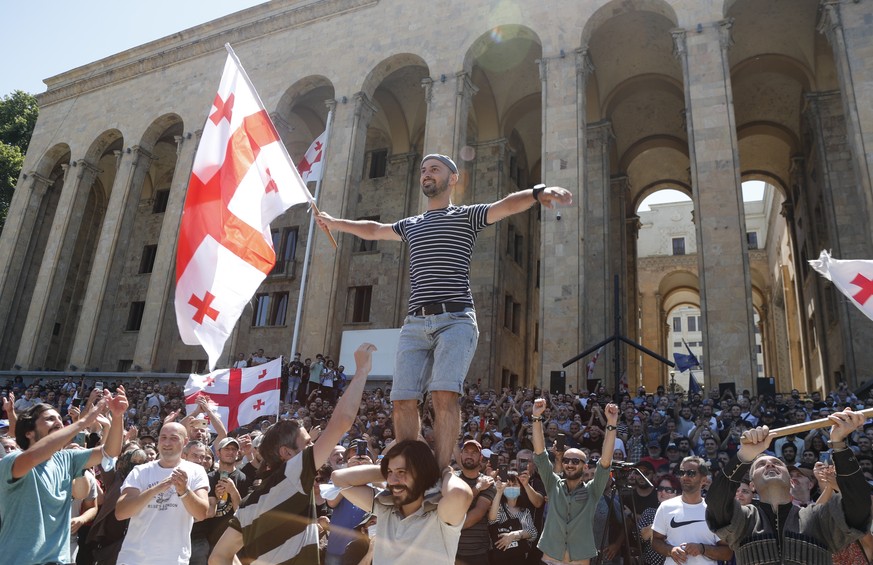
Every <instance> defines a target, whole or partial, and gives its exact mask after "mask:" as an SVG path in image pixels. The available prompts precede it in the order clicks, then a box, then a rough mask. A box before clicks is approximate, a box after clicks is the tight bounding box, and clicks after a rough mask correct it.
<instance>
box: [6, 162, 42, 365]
mask: <svg viewBox="0 0 873 565" xmlns="http://www.w3.org/2000/svg"><path fill="white" fill-rule="evenodd" d="M51 185H52V181H51V179H48V178H46V177H44V176H42V175H40V174H38V173H35V172H31V173H30V174H29V175H23V176H22V179H21V182H20V183H19V188H17V189H16V190H15V193H14V194H13V196H12V204H11V206H10V207H9V213H8V214H7V215H6V225H5V226H4V227H3V238H2V239H0V320H7V322H6V323H4V324H3V328H2V329H0V359H3V358H5V357H6V355H7V354H8V355H9V356H10V357H11V356H12V355H14V351H13V352H10V351H7V350H6V348H7V347H8V346H9V345H10V341H11V338H12V335H11V334H10V332H13V331H15V330H14V328H15V326H16V324H15V323H13V321H12V320H11V318H10V316H11V314H12V312H13V307H14V306H15V302H16V300H17V297H18V296H20V293H21V290H22V289H21V288H20V285H21V284H24V283H25V281H23V280H22V279H21V275H22V270H23V268H24V266H25V265H27V263H28V255H29V254H30V253H33V249H31V248H30V245H29V244H28V243H27V242H28V241H30V240H31V239H32V238H34V237H36V232H37V230H36V226H37V222H38V221H39V220H41V219H42V218H41V217H40V216H41V213H43V211H42V206H43V198H44V197H45V194H46V192H47V191H48V188H49V187H50V186H51ZM15 341H16V342H17V339H16V340H15ZM10 360H11V359H10ZM4 365H5V363H4ZM3 368H4V369H5V368H8V367H6V366H3Z"/></svg>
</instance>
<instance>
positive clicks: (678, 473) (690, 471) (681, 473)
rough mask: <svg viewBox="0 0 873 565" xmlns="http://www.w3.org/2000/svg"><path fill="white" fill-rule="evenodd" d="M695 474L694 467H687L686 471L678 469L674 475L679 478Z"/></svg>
mask: <svg viewBox="0 0 873 565" xmlns="http://www.w3.org/2000/svg"><path fill="white" fill-rule="evenodd" d="M696 475H697V471H695V470H694V469H688V470H687V471H683V470H682V469H679V470H678V471H676V476H677V477H680V478H681V477H694V476H696Z"/></svg>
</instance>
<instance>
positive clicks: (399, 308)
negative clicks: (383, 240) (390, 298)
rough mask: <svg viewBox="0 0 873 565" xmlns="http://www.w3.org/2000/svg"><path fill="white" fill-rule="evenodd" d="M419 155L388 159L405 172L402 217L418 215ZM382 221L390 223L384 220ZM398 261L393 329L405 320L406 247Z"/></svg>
mask: <svg viewBox="0 0 873 565" xmlns="http://www.w3.org/2000/svg"><path fill="white" fill-rule="evenodd" d="M418 159H419V155H418V153H415V152H410V153H401V154H399V155H392V156H391V157H390V158H389V163H391V165H392V168H395V169H397V170H398V171H399V170H402V169H405V170H406V177H405V178H406V180H405V181H404V186H405V187H406V190H405V191H404V192H403V198H404V202H403V211H404V213H403V217H408V216H414V215H416V214H418V201H419V197H418V195H419V194H420V192H421V191H419V190H418V189H417V188H416V187H418V185H419V183H418V178H419V167H418ZM384 221H391V220H390V219H385V220H384ZM398 257H399V260H398V261H397V286H396V290H395V296H394V327H395V328H399V327H400V326H402V325H403V320H404V319H406V308H405V306H406V301H407V300H408V298H409V275H408V272H409V248H408V247H407V246H406V245H401V246H400V251H399V252H398Z"/></svg>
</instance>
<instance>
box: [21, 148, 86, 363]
mask: <svg viewBox="0 0 873 565" xmlns="http://www.w3.org/2000/svg"><path fill="white" fill-rule="evenodd" d="M99 172H100V171H99V170H98V169H97V168H96V167H95V166H94V165H91V164H90V163H88V162H86V161H85V160H84V159H81V160H79V161H74V162H73V163H72V167H71V168H70V169H68V170H67V174H66V179H65V181H64V187H63V189H61V196H60V200H59V201H58V208H57V212H56V213H55V217H54V220H53V221H52V230H51V234H49V239H48V242H47V243H46V248H45V252H44V254H43V258H42V264H41V265H40V267H39V275H37V280H36V285H35V286H34V289H33V297H32V298H31V301H30V307H29V308H28V311H27V321H26V323H25V324H24V331H23V332H22V336H21V344H20V345H19V347H18V353H17V355H16V357H15V364H16V365H20V366H21V367H23V368H25V369H33V368H36V367H38V366H41V364H42V363H43V360H44V359H45V355H46V348H47V347H48V344H49V341H50V336H51V334H52V330H53V329H54V324H55V317H56V315H57V311H58V305H59V304H60V300H61V294H62V292H63V288H64V284H65V283H66V280H67V273H68V272H69V269H70V257H71V256H72V254H73V248H74V247H75V246H76V240H77V237H78V234H79V228H80V227H81V224H82V216H83V214H84V212H85V204H86V203H87V202H88V193H89V192H90V191H91V185H92V184H93V183H94V179H95V178H96V177H97V174H98V173H99Z"/></svg>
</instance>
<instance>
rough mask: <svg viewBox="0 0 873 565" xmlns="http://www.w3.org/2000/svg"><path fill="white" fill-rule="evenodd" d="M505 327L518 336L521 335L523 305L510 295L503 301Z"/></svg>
mask: <svg viewBox="0 0 873 565" xmlns="http://www.w3.org/2000/svg"><path fill="white" fill-rule="evenodd" d="M503 327H505V328H506V329H507V330H510V331H511V332H512V333H514V334H516V335H518V334H520V333H521V304H519V303H518V302H516V301H515V299H513V298H512V296H511V295H509V294H507V295H506V296H505V297H504V299H503Z"/></svg>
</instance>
